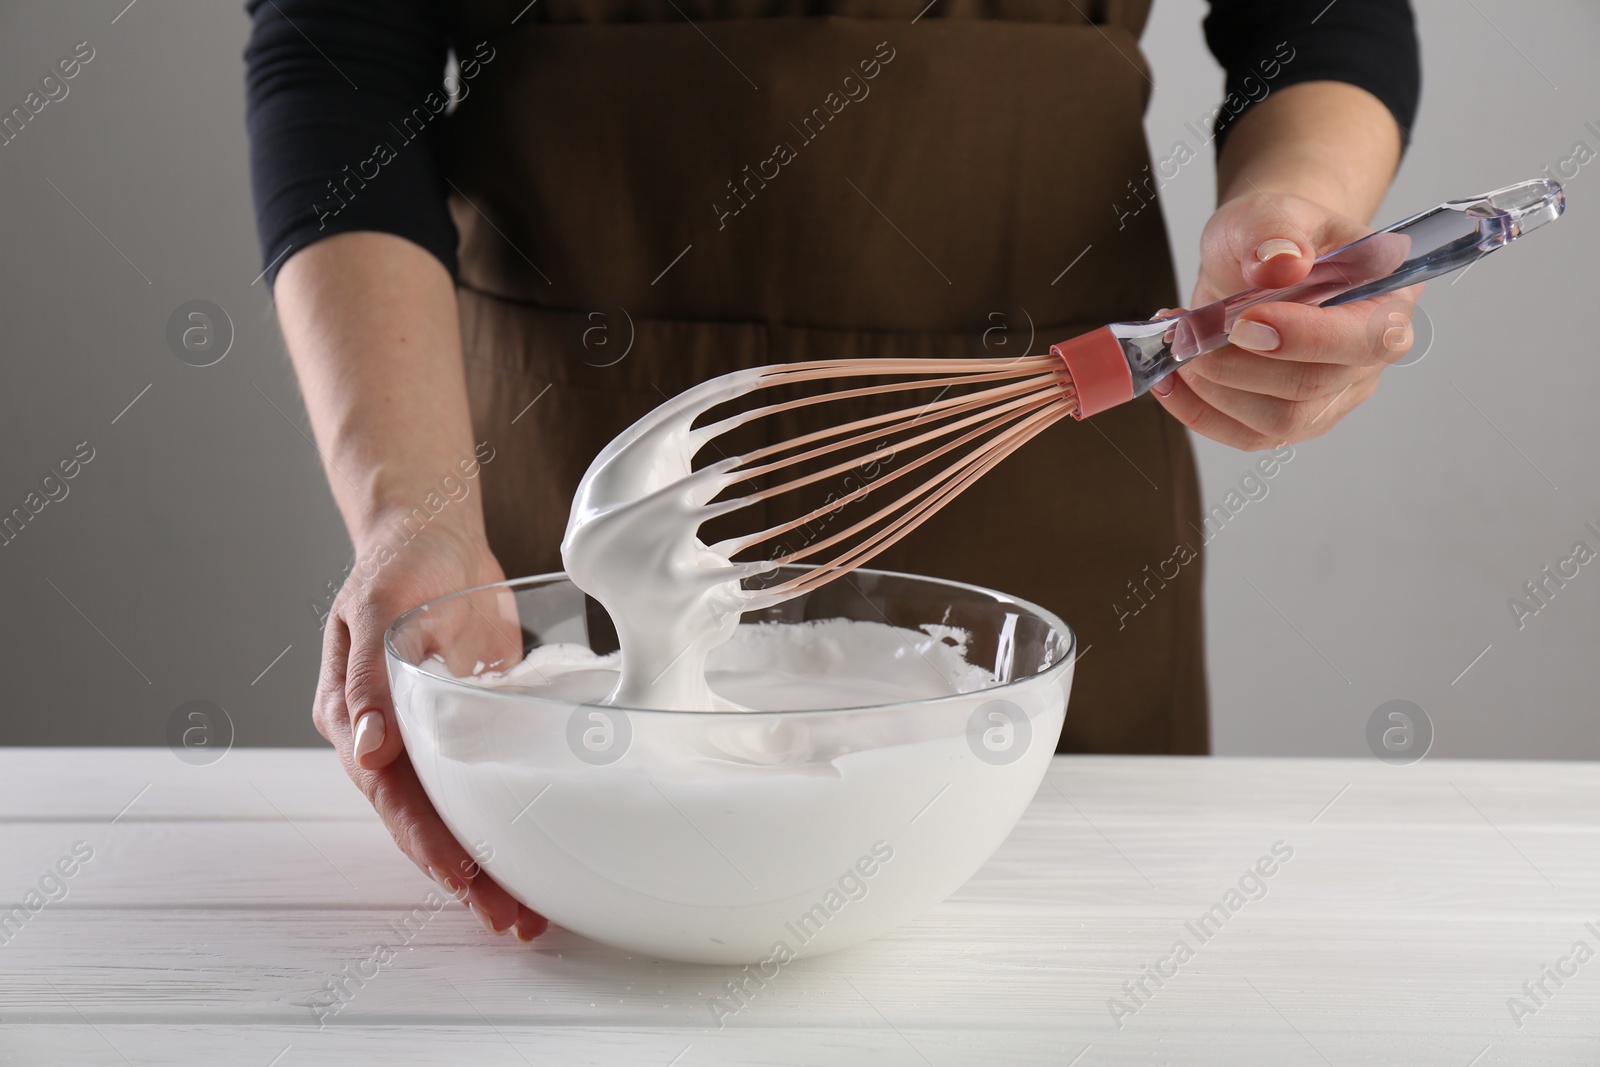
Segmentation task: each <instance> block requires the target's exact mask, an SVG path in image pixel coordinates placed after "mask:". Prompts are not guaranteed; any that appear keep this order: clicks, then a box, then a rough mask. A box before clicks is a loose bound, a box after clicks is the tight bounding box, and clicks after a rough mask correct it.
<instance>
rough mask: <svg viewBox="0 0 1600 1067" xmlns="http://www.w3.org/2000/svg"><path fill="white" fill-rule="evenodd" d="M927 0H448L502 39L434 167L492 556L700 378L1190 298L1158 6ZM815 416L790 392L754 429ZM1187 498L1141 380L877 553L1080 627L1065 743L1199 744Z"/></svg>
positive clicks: (917, 352)
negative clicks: (1167, 159) (1164, 161)
mask: <svg viewBox="0 0 1600 1067" xmlns="http://www.w3.org/2000/svg"><path fill="white" fill-rule="evenodd" d="M925 3H926V0H836V2H819V0H742V2H741V0H721V2H716V0H700V2H698V3H697V2H691V0H678V3H677V5H676V9H675V8H674V6H673V5H672V4H668V3H664V2H655V0H541V2H540V3H538V4H537V5H535V6H533V7H531V8H526V10H525V13H524V14H522V15H521V17H520V18H518V12H519V11H523V10H524V8H525V6H526V0H508V2H504V3H502V2H500V0H466V2H465V3H463V4H462V6H461V8H460V10H459V11H458V14H457V25H456V27H455V30H454V33H455V39H456V41H457V51H458V53H460V54H462V55H464V56H465V55H471V54H473V52H474V51H475V50H477V51H478V53H479V54H480V55H483V56H488V55H490V53H489V52H488V51H487V50H483V49H478V48H477V45H478V42H480V41H487V42H488V44H489V46H490V47H491V48H492V49H493V53H492V58H490V59H489V60H488V61H487V62H485V63H483V65H482V66H481V67H480V68H479V69H478V71H477V72H476V75H475V77H474V78H473V80H472V81H471V83H470V86H471V88H470V92H469V93H468V95H467V97H466V98H465V99H464V100H463V101H462V102H461V104H460V106H459V107H458V108H457V110H456V111H455V112H454V113H453V114H452V115H451V117H450V120H449V124H448V131H447V145H448V148H447V171H448V174H449V177H450V180H451V182H452V183H453V185H454V186H455V192H454V194H453V195H452V196H451V211H452V214H453V216H454V218H455V221H456V224H457V226H458V227H459V229H460V233H461V247H460V252H461V282H460V288H459V296H460V305H461V329H462V341H463V346H464V353H465V358H466V361H467V375H468V384H469V388H470V391H471V396H472V405H473V421H474V427H475V430H476V433H477V434H478V438H479V439H480V440H488V441H490V442H492V443H493V444H494V446H495V448H496V451H497V456H496V458H495V460H494V462H493V463H490V464H488V465H486V466H485V467H484V468H483V472H482V475H481V476H480V480H481V482H482V484H483V491H484V506H485V509H486V517H487V521H488V530H489V539H490V543H491V545H492V547H493V549H494V551H495V553H496V555H497V556H498V557H499V559H500V561H501V563H502V565H503V566H504V567H505V570H506V572H507V573H508V574H511V575H522V574H536V573H542V572H547V571H554V570H559V569H561V560H560V553H559V544H560V541H561V535H562V532H563V530H564V528H565V525H566V518H567V511H568V507H569V505H570V503H571V499H572V494H573V492H574V490H575V489H576V487H577V484H578V481H579V479H580V478H581V477H582V475H583V472H584V471H585V469H586V468H587V467H588V465H589V462H590V461H591V460H592V459H593V458H594V456H595V454H596V453H597V452H598V451H599V450H600V449H601V448H602V447H603V446H604V445H605V444H606V443H607V442H609V441H610V440H611V438H612V437H614V436H615V435H616V434H617V433H619V432H620V431H621V430H623V429H624V428H625V427H627V426H628V425H629V424H630V423H632V422H633V421H634V420H636V419H637V418H639V417H640V416H642V415H643V414H645V412H647V411H648V410H649V409H651V408H652V407H654V406H656V405H657V404H660V403H662V402H664V401H665V400H666V399H668V398H670V397H672V396H673V395H675V394H677V393H678V392H680V391H682V390H683V389H686V388H688V387H689V386H691V385H694V384H696V383H698V382H701V381H703V380H705V379H706V378H709V377H711V376H714V375H718V374H723V373H726V372H728V371H731V370H735V369H739V368H743V367H749V366H756V365H760V364H765V363H783V362H789V361H793V360H799V359H814V358H824V357H826V358H838V357H858V356H859V357H869V356H870V357H902V356H911V357H935V358H938V357H944V358H970V357H971V356H973V355H988V356H1010V355H1022V354H1024V353H1035V354H1036V353H1039V352H1042V351H1044V349H1045V348H1046V347H1047V346H1048V345H1049V344H1050V343H1051V342H1053V341H1056V340H1060V339H1062V338H1065V337H1069V336H1072V335H1074V334H1076V333H1079V332H1082V331H1083V330H1086V329H1089V328H1092V327H1094V326H1098V325H1101V324H1103V323H1105V322H1108V321H1113V320H1117V319H1136V318H1144V317H1147V316H1149V315H1150V314H1152V313H1153V312H1154V311H1155V310H1156V309H1157V308H1159V307H1170V306H1175V305H1176V303H1177V299H1176V293H1175V285H1174V280H1173V274H1172V269H1171V264H1170V260H1169V256H1168V249H1167V239H1166V232H1165V229H1164V226H1163V224H1162V220H1161V216H1160V212H1159V209H1158V208H1157V207H1156V206H1155V205H1153V204H1152V205H1151V206H1150V207H1149V208H1148V209H1146V210H1141V211H1138V212H1137V213H1130V212H1129V210H1128V206H1129V205H1130V204H1131V203H1137V201H1136V200H1133V199H1132V198H1130V195H1129V188H1130V183H1131V184H1132V185H1134V186H1137V185H1138V184H1139V183H1140V182H1141V181H1142V180H1143V179H1144V178H1145V177H1146V171H1145V169H1144V168H1146V167H1147V166H1148V165H1149V163H1150V159H1149V154H1148V152H1147V149H1146V146H1145V141H1144V133H1143V127H1142V118H1143V113H1144V108H1145V104H1146V102H1147V98H1148V93H1149V88H1150V83H1149V81H1148V80H1147V77H1146V71H1145V67H1144V60H1143V56H1142V55H1141V54H1140V52H1139V50H1138V34H1139V31H1140V30H1141V29H1142V27H1143V23H1144V19H1145V15H1146V14H1147V11H1148V2H1147V0H1146V2H1142V3H1141V2H1126V3H1118V2H1115V0H1113V2H1110V3H1102V4H1099V5H1097V6H1096V5H1087V6H1086V7H1085V9H1084V10H1085V11H1087V13H1088V14H1089V15H1090V16H1092V17H1093V19H1094V21H1093V22H1088V21H1085V20H1084V19H1085V15H1084V14H1082V13H1080V11H1079V10H1078V7H1077V6H1076V5H1072V4H1062V3H1059V2H1058V0H1010V2H1006V0H988V2H985V0H938V2H936V3H935V4H933V5H932V6H931V8H929V10H928V11H927V12H926V13H925V14H924V15H923V16H922V17H921V18H920V19H918V20H917V21H916V22H915V23H914V24H913V22H912V19H913V17H914V16H916V15H917V13H918V11H919V9H921V8H922V7H923V6H924V4H925ZM680 10H681V12H682V13H681V14H680ZM513 18H518V21H517V23H516V25H515V26H512V25H511V20H512V19H513ZM530 405H531V406H530ZM815 428H816V427H815V426H814V425H812V424H811V423H808V422H807V421H806V413H805V412H803V411H801V412H794V413H791V414H790V416H788V417H787V418H786V420H777V421H775V425H774V426H773V429H772V432H773V434H774V435H775V436H785V437H786V436H793V435H798V434H800V433H803V432H806V431H807V430H810V429H815ZM1199 520H1200V505H1199V495H1198V491H1197V484H1196V475H1195V468H1194V460H1193V457H1192V454H1191V452H1190V448H1189V443H1188V439H1187V436H1186V434H1185V431H1184V430H1183V428H1182V427H1181V426H1179V425H1178V423H1177V422H1175V421H1174V420H1173V419H1171V418H1170V417H1169V416H1167V415H1166V414H1165V413H1164V412H1163V411H1162V410H1161V409H1160V407H1159V406H1158V405H1157V404H1156V403H1155V402H1154V401H1153V400H1151V399H1150V398H1148V397H1145V398H1141V399H1139V400H1137V401H1135V402H1133V403H1130V404H1127V405H1124V406H1122V407H1120V408H1116V409H1113V410H1111V411H1109V412H1106V413H1105V414H1103V415H1100V416H1098V417H1097V418H1095V419H1094V420H1093V421H1092V422H1088V423H1077V422H1074V421H1071V420H1068V421H1067V422H1064V423H1059V424H1057V425H1056V426H1054V427H1052V428H1051V429H1049V430H1047V431H1046V432H1045V433H1044V434H1042V435H1041V436H1039V437H1038V438H1036V439H1035V440H1033V441H1032V442H1030V443H1029V444H1028V445H1027V446H1025V447H1024V448H1023V449H1021V450H1020V451H1018V452H1017V453H1016V454H1014V455H1013V456H1012V457H1011V458H1009V459H1007V460H1006V461H1005V462H1004V463H1003V464H1001V465H1000V466H999V467H997V468H996V469H995V470H994V471H992V472H991V473H989V474H988V475H986V476H985V477H984V478H983V479H981V480H980V481H979V482H978V483H977V484H976V485H975V486H973V487H972V488H971V489H969V490H967V491H966V493H964V494H963V495H962V496H961V497H959V498H958V499H957V500H956V501H955V502H954V503H952V504H950V505H949V506H948V507H946V508H945V509H944V510H943V511H941V512H940V513H939V514H938V515H936V516H935V517H934V518H932V519H931V520H929V521H928V522H927V523H926V524H925V525H924V526H923V527H922V528H921V529H919V530H918V531H917V532H916V533H914V534H912V535H911V536H909V537H908V538H906V539H905V540H903V541H901V542H900V543H899V544H897V545H895V546H894V547H893V548H891V549H889V550H888V551H886V552H885V553H883V554H882V555H880V556H879V557H878V558H877V559H876V560H875V561H874V562H873V563H872V564H870V565H871V566H876V567H883V568H886V569H890V570H899V571H908V572H911V573H916V574H927V575H931V576H936V577H941V578H953V579H957V580H960V581H966V582H972V583H975V584H979V585H984V586H989V587H992V588H994V589H998V590H1001V591H1003V592H1007V593H1011V594H1014V595H1017V596H1020V597H1024V598H1026V599H1029V600H1033V601H1035V602H1037V603H1039V604H1041V605H1043V606H1045V607H1047V608H1049V609H1050V610H1052V611H1055V612H1057V613H1059V614H1060V615H1061V616H1062V618H1064V619H1066V620H1067V622H1068V623H1069V624H1070V625H1071V626H1072V627H1073V629H1074V630H1075V631H1076V633H1077V636H1078V641H1079V649H1080V654H1083V653H1087V654H1086V658H1085V659H1084V661H1083V663H1081V664H1080V665H1079V667H1078V669H1077V673H1076V677H1075V680H1074V684H1073V693H1072V699H1071V703H1070V706H1069V714H1068V715H1067V722H1066V726H1065V729H1064V731H1063V734H1062V738H1061V742H1060V746H1059V747H1060V750H1061V751H1070V752H1128V753H1204V752H1206V751H1208V729H1207V721H1206V692H1205V678H1204V663H1203V654H1202V644H1201V603H1200V590H1201V564H1200V561H1199V560H1194V561H1193V562H1189V563H1187V564H1186V565H1184V566H1182V567H1181V569H1179V571H1178V573H1177V575H1176V577H1171V578H1168V577H1165V576H1158V575H1157V568H1158V567H1161V565H1163V564H1164V563H1168V562H1169V561H1171V560H1172V558H1173V556H1174V550H1175V547H1176V546H1178V545H1179V544H1184V543H1191V542H1194V541H1195V540H1196V538H1195V535H1194V529H1198V528H1199ZM756 521H759V516H750V517H749V518H747V519H745V520H744V522H746V523H747V524H748V523H754V522H756ZM1191 527H1193V528H1191ZM750 528H751V529H754V528H755V527H754V526H753V525H751V526H750ZM1163 569H1164V568H1163ZM1152 576H1155V577H1154V580H1153V581H1152ZM1135 589H1137V590H1138V591H1139V592H1138V595H1137V596H1136V595H1135V592H1134V590H1135ZM1091 649H1092V651H1091Z"/></svg>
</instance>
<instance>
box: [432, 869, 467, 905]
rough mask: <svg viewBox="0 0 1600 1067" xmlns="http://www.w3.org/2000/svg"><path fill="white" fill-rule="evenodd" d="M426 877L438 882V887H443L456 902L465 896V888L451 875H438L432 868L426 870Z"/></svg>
mask: <svg viewBox="0 0 1600 1067" xmlns="http://www.w3.org/2000/svg"><path fill="white" fill-rule="evenodd" d="M428 877H429V878H432V879H433V880H434V881H435V882H438V883H439V884H440V885H442V886H444V890H445V892H446V893H449V894H450V895H451V896H453V897H455V898H456V899H457V900H460V899H461V898H462V897H464V896H466V895H467V887H466V886H465V885H463V884H462V883H461V881H460V880H459V879H457V878H456V877H455V876H454V875H451V874H440V873H439V872H438V871H436V870H434V869H433V868H432V867H429V868H428Z"/></svg>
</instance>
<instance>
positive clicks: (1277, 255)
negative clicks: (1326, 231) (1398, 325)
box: [1225, 194, 1321, 289]
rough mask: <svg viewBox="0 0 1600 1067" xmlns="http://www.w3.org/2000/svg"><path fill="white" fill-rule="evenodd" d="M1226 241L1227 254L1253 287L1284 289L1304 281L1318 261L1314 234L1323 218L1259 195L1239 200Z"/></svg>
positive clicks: (1293, 205)
mask: <svg viewBox="0 0 1600 1067" xmlns="http://www.w3.org/2000/svg"><path fill="white" fill-rule="evenodd" d="M1235 203H1236V204H1237V205H1238V207H1237V209H1236V210H1237V213H1236V214H1235V216H1234V217H1233V218H1232V219H1231V220H1230V222H1231V225H1229V226H1228V227H1227V233H1226V238H1225V245H1226V254H1227V255H1229V256H1231V257H1232V259H1233V262H1234V263H1236V264H1237V268H1236V269H1237V270H1238V273H1239V277H1240V278H1241V279H1242V280H1243V281H1244V283H1245V284H1246V285H1248V286H1251V287H1259V288H1262V289H1282V288H1283V287H1285V286H1288V285H1293V284H1295V283H1296V282H1298V281H1300V280H1302V279H1303V278H1305V276H1306V274H1307V273H1308V272H1309V271H1310V270H1311V263H1312V261H1313V260H1314V259H1316V258H1317V248H1316V244H1315V240H1316V238H1315V234H1316V233H1317V231H1318V229H1320V226H1319V225H1318V224H1319V223H1320V222H1321V220H1320V219H1312V218H1297V217H1296V216H1297V215H1300V214H1303V213H1302V212H1299V211H1297V210H1296V208H1297V207H1298V206H1299V205H1298V204H1297V203H1295V202H1293V201H1289V202H1285V203H1279V202H1274V201H1273V200H1270V199H1268V198H1267V197H1266V196H1263V195H1260V194H1251V195H1249V196H1244V197H1240V198H1239V200H1238V201H1236V202H1235Z"/></svg>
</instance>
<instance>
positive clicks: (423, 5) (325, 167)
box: [245, 0, 1421, 285]
mask: <svg viewBox="0 0 1600 1067" xmlns="http://www.w3.org/2000/svg"><path fill="white" fill-rule="evenodd" d="M245 7H246V10H247V11H248V12H249V14H250V17H251V19H252V21H253V29H252V31H251V34H250V41H249V44H248V45H247V46H246V49H245V64H246V116H247V123H248V126H249V132H250V146H251V153H250V176H251V185H252V187H253V191H254V194H255V205H256V231H257V235H258V237H259V239H260V242H261V249H262V263H263V265H265V266H266V267H267V271H266V276H267V282H268V284H269V285H270V284H272V283H273V281H274V280H275V279H276V277H277V272H278V270H279V269H281V267H282V266H283V263H284V261H285V260H286V259H287V258H288V254H289V253H290V252H293V251H297V250H299V249H302V248H304V247H306V246H307V245H309V244H311V243H313V242H314V241H317V240H319V239H320V238H323V237H327V236H330V235H332V234H335V233H346V232H349V231H353V230H377V231H380V232H384V233H392V234H396V235H398V236H400V237H404V238H406V239H408V240H410V241H413V242H414V243H416V244H418V245H421V246H422V247H423V248H425V249H427V250H428V251H430V252H432V253H433V254H434V255H435V256H437V257H438V258H439V260H440V262H442V263H443V264H444V265H445V267H446V268H447V269H448V270H449V271H450V273H451V275H452V276H455V275H456V274H457V272H458V268H457V262H456V238H457V235H456V230H455V225H454V223H452V222H451V219H450V214H449V211H448V209H447V208H446V206H445V197H446V192H447V187H446V182H445V178H444V171H443V168H442V166H441V164H440V159H439V146H438V143H437V133H436V126H435V125H434V124H429V125H427V126H425V127H423V128H422V129H421V131H420V133H417V132H416V131H414V130H411V129H407V130H406V131H405V136H404V138H403V139H404V140H405V142H406V144H405V147H404V148H403V149H402V150H400V151H399V152H397V153H394V154H393V158H390V159H386V160H385V161H384V167H383V170H384V179H383V181H382V182H374V183H372V184H371V186H370V188H368V189H367V190H366V191H364V192H363V194H362V195H361V196H360V197H356V198H353V199H352V200H351V201H350V202H349V203H348V204H340V203H339V202H337V201H335V200H334V199H333V198H331V197H330V195H329V189H330V185H331V184H336V183H337V182H338V181H339V180H340V179H342V178H343V177H345V170H346V169H347V168H349V167H350V166H352V165H354V163H355V161H357V160H362V159H364V158H367V157H369V156H370V155H371V154H372V148H373V146H374V144H376V143H380V142H383V141H386V140H389V139H391V138H392V135H393V133H394V132H395V130H394V127H393V125H392V124H393V122H394V121H395V119H396V117H397V116H404V115H407V114H410V113H411V112H412V111H413V109H414V108H415V107H416V103H417V101H419V100H425V99H432V100H437V101H440V103H439V107H441V108H442V107H443V103H442V101H443V100H444V88H443V86H444V73H445V63H446V56H447V52H448V50H449V48H450V47H451V44H452V42H451V39H450V31H449V21H450V14H451V10H452V0H382V2H381V3H374V2H372V0H247V3H246V5H245ZM1205 39H1206V44H1207V46H1208V47H1209V48H1210V49H1211V52H1212V54H1213V55H1214V56H1216V58H1217V61H1218V62H1219V63H1220V64H1221V65H1222V67H1223V69H1224V70H1225V71H1226V72H1227V82H1226V90H1225V95H1224V97H1223V99H1222V101H1221V102H1220V109H1219V111H1218V114H1217V117H1216V119H1215V121H1214V123H1213V128H1214V131H1215V140H1216V142H1217V148H1218V150H1219V151H1220V149H1221V147H1222V143H1223V141H1224V140H1225V139H1226V138H1227V134H1228V130H1229V129H1230V128H1231V127H1232V126H1233V125H1234V124H1235V123H1237V122H1238V120H1239V117H1240V116H1241V115H1243V114H1244V113H1245V112H1246V111H1248V110H1249V108H1250V107H1251V106H1253V105H1254V104H1255V103H1256V102H1258V101H1260V100H1261V99H1264V97H1265V96H1266V93H1267V92H1268V91H1269V90H1277V89H1282V88H1285V87H1287V86H1289V85H1293V84H1295V83H1297V82H1305V81H1322V80H1331V81H1340V82H1347V83H1349V84H1352V85H1356V86H1359V87H1361V88H1363V89H1366V90H1367V91H1369V92H1371V93H1372V94H1373V95H1374V96H1376V97H1377V98H1378V99H1379V100H1381V101H1382V102H1383V103H1384V104H1385V105H1386V106H1387V107H1388V108H1389V110H1390V112H1391V113H1393V115H1394V117H1395V120H1396V121H1397V122H1398V123H1399V126H1400V130H1401V136H1402V139H1403V141H1404V140H1408V139H1409V137H1410V132H1411V124H1412V121H1413V119H1414V118H1415V116H1416V110H1417V100H1418V96H1419V93H1420V87H1421V64H1420V60H1419V57H1418V48H1417V34H1416V26H1415V22H1414V19H1413V16H1412V12H1411V6H1410V3H1409V0H1334V2H1333V3H1329V2H1328V0H1211V10H1210V14H1209V15H1208V16H1207V17H1206V20H1205ZM1280 42H1287V43H1288V46H1289V48H1290V49H1292V52H1291V53H1289V54H1291V55H1292V60H1291V61H1289V62H1282V61H1281V60H1282V56H1283V55H1284V54H1285V53H1284V52H1283V51H1282V49H1281V48H1280ZM469 58H470V57H468V56H462V57H461V59H462V60H463V61H466V60H467V59H469ZM463 73H465V71H463ZM358 87H359V88H358ZM458 91H459V90H458ZM430 93H431V94H434V96H433V97H432V98H430V97H429V94H430ZM413 134H415V136H413ZM333 208H338V210H337V211H336V212H335V211H334V210H333Z"/></svg>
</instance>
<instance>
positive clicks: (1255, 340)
mask: <svg viewBox="0 0 1600 1067" xmlns="http://www.w3.org/2000/svg"><path fill="white" fill-rule="evenodd" d="M1228 340H1229V341H1230V342H1232V343H1233V344H1236V345H1238V346H1239V347H1240V348H1248V349H1250V350H1251V351H1252V352H1271V351H1272V350H1273V349H1275V348H1277V347H1278V331H1277V330H1274V329H1273V328H1272V327H1271V326H1268V325H1267V324H1266V323H1264V322H1256V321H1255V320H1254V319H1240V320H1239V321H1237V322H1235V323H1234V324H1233V329H1231V330H1229V331H1228Z"/></svg>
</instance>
